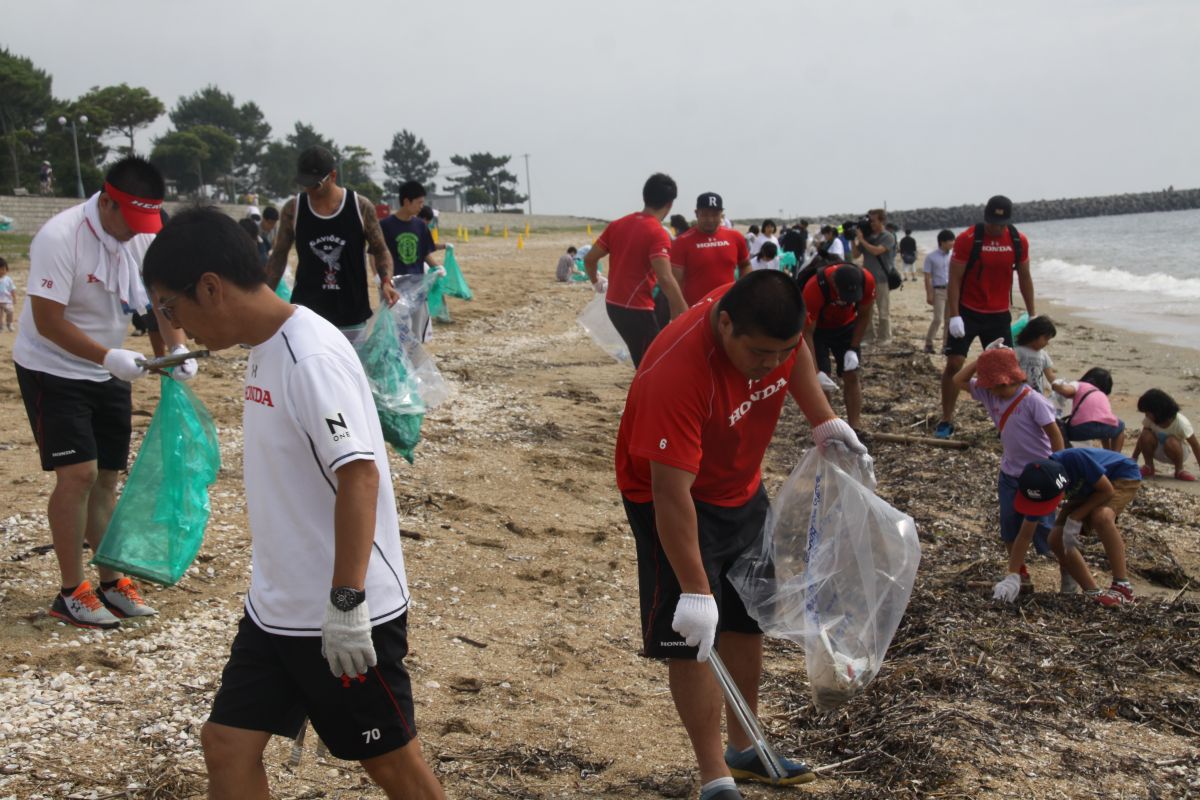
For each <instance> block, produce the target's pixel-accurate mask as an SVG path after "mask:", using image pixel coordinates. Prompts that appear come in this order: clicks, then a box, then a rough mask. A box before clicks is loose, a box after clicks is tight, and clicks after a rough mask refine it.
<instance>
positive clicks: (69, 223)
mask: <svg viewBox="0 0 1200 800" xmlns="http://www.w3.org/2000/svg"><path fill="white" fill-rule="evenodd" d="M153 241H154V236H152V235H150V234H141V235H138V236H134V237H133V238H132V239H130V240H129V241H128V242H127V243H126V244H125V246H126V247H127V248H129V249H130V252H131V253H132V254H133V257H134V260H135V261H137V263H138V266H139V267H140V266H141V263H142V258H143V257H144V256H145V255H146V249H147V248H148V247H150V243H151V242H153ZM98 263H100V239H98V238H97V237H96V234H94V233H92V229H91V227H90V226H89V225H88V222H87V220H86V219H85V218H84V214H83V204H80V205H77V206H73V207H71V208H68V209H67V210H65V211H62V212H59V213H58V214H56V215H55V216H53V217H51V218H50V220H49V221H48V222H46V224H45V225H43V226H42V229H41V230H39V231H38V232H37V235H36V236H34V237H33V242H32V243H31V244H30V245H29V283H28V285H27V286H26V287H25V294H26V297H25V306H24V308H23V309H22V310H21V327H20V330H19V331H18V333H17V339H16V341H15V342H13V361H16V362H17V363H18V364H20V365H21V366H22V367H25V369H31V370H35V371H37V372H47V373H49V374H51V375H57V376H58V377H60V378H72V379H76V380H88V381H106V380H108V379H109V378H111V377H112V375H110V374H109V372H108V370H106V369H105V368H104V367H102V366H100V365H99V364H95V363H93V362H91V361H88V360H86V359H83V358H79V357H78V356H73V355H71V354H70V353H68V352H67V351H66V350H63V349H62V348H61V347H59V346H58V345H56V344H54V343H53V342H51V341H50V340H49V339H46V338H45V337H43V336H42V335H41V334H40V333H38V329H37V325H36V324H35V323H34V321H33V305H32V303H31V302H30V298H32V297H44V298H46V299H47V300H53V301H54V302H55V303H59V304H61V305H64V306H66V310H65V311H64V312H63V316H64V317H65V318H66V319H67V321H68V322H72V323H74V324H75V327H77V328H79V329H80V330H81V331H83V332H84V333H86V334H87V335H88V336H90V337H91V338H92V339H94V340H95V341H96V342H97V343H99V344H100V346H101V347H104V348H108V349H112V348H114V347H120V346H121V344H122V343H123V342H124V341H125V334H126V332H128V330H129V314H128V313H127V312H126V311H125V308H124V306H123V305H122V303H121V298H119V297H118V296H117V295H116V293H115V292H110V291H109V290H108V289H106V288H105V287H104V284H102V283H100V282H99V281H98V280H96V278H95V277H94V276H93V275H92V274H91V272H92V270H93V269H94V268H95V267H96V265H97V264H98ZM139 310H144V309H139Z"/></svg>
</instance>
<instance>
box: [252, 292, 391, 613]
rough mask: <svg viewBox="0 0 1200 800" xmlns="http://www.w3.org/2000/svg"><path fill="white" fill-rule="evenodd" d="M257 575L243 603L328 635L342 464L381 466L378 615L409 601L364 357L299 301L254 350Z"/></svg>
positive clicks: (373, 587) (370, 573) (371, 594)
mask: <svg viewBox="0 0 1200 800" xmlns="http://www.w3.org/2000/svg"><path fill="white" fill-rule="evenodd" d="M242 428H243V434H244V436H245V447H244V450H245V456H244V460H243V463H244V473H245V481H246V507H247V511H248V513H249V516H250V535H251V540H252V542H253V574H252V575H251V578H250V591H249V593H248V594H247V595H246V612H247V613H248V614H249V615H250V618H251V619H252V620H254V622H255V623H256V624H257V625H258V626H259V627H260V628H262V629H263V630H265V631H267V632H268V633H276V634H281V635H283V636H320V635H321V623H322V622H323V621H324V619H325V608H326V606H327V604H328V602H329V589H330V588H331V585H332V578H333V552H334V532H333V509H334V500H335V497H336V491H337V485H338V478H337V475H336V474H335V473H336V470H337V469H338V468H339V467H341V466H342V465H344V464H347V463H349V462H350V461H354V460H359V459H363V460H365V459H373V460H374V461H375V465H376V466H377V467H378V468H379V495H378V497H377V500H376V505H375V544H374V546H373V548H372V550H371V560H370V562H369V563H368V566H367V581H366V590H367V605H368V607H369V608H370V611H371V624H372V625H380V624H382V623H384V622H387V621H388V620H391V619H394V618H396V617H398V616H400V615H401V614H402V613H404V611H405V610H406V609H407V608H408V583H407V580H406V578H405V574H404V556H403V554H402V553H401V551H400V533H399V529H398V527H397V520H396V500H395V496H394V495H393V494H392V476H391V471H390V470H389V468H388V458H387V445H386V444H385V443H384V440H383V431H382V430H381V429H380V427H379V416H378V414H377V413H376V411H375V402H374V400H373V399H372V397H371V388H370V386H369V385H368V383H367V376H366V374H365V373H364V372H363V368H362V364H361V362H360V361H359V360H358V356H357V355H356V354H355V352H354V348H353V347H352V346H351V345H350V343H349V342H348V341H347V340H346V337H345V336H344V335H343V334H342V333H341V331H339V330H338V329H337V328H335V327H334V326H333V325H332V324H330V323H329V322H328V321H326V320H325V319H323V318H322V317H320V316H318V315H317V314H315V313H314V312H312V311H310V310H308V309H307V308H304V307H302V306H297V307H296V310H295V312H294V313H293V314H292V316H291V317H289V318H288V321H287V322H285V323H284V324H283V326H282V327H281V328H280V329H279V330H278V331H277V332H276V333H275V335H274V336H272V337H271V338H270V339H268V340H267V341H265V342H263V343H262V344H260V345H258V346H257V347H255V348H254V349H253V350H251V351H250V358H249V361H248V362H247V364H246V389H245V401H244V404H243V411H242Z"/></svg>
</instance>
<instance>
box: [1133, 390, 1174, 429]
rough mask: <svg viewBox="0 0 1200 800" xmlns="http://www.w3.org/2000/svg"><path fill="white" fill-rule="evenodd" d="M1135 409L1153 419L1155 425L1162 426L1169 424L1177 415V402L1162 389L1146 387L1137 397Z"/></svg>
mask: <svg viewBox="0 0 1200 800" xmlns="http://www.w3.org/2000/svg"><path fill="white" fill-rule="evenodd" d="M1137 410H1138V411H1141V412H1142V413H1143V414H1145V415H1146V416H1148V417H1150V419H1152V420H1154V424H1155V425H1158V426H1160V427H1162V426H1164V425H1170V424H1171V421H1172V420H1173V419H1175V417H1176V416H1178V415H1179V403H1176V402H1175V398H1173V397H1171V395H1169V394H1167V393H1166V392H1164V391H1163V390H1162V389H1147V390H1146V393H1145V394H1143V395H1142V396H1141V397H1139V398H1138V402H1137Z"/></svg>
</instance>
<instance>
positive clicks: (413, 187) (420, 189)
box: [399, 181, 425, 205]
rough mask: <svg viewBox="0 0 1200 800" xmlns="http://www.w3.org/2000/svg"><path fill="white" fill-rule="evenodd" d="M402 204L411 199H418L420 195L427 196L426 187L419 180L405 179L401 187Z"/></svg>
mask: <svg viewBox="0 0 1200 800" xmlns="http://www.w3.org/2000/svg"><path fill="white" fill-rule="evenodd" d="M399 194H400V204H401V205H404V203H406V202H407V201H409V200H416V199H417V198H418V197H424V196H425V187H424V186H422V185H421V184H420V182H419V181H405V182H404V183H402V184H400V189H399Z"/></svg>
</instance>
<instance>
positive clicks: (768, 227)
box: [746, 219, 779, 257]
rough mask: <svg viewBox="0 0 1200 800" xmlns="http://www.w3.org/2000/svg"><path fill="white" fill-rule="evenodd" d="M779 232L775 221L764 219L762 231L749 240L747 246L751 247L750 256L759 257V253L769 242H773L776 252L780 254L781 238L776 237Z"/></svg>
mask: <svg viewBox="0 0 1200 800" xmlns="http://www.w3.org/2000/svg"><path fill="white" fill-rule="evenodd" d="M778 230H779V228H778V227H777V226H776V225H775V220H773V219H764V220H763V224H762V229H761V230H760V231H759V233H756V234H754V235H752V236H751V237H748V238H747V241H746V244H748V245H750V256H751V257H754V256H756V255H758V251H759V250H761V249H762V246H763V245H764V244H766V243H767V242H773V243H774V245H775V251H776V252H777V253H778V252H779V237H778V236H776V235H775V234H776V232H777V231H778Z"/></svg>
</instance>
